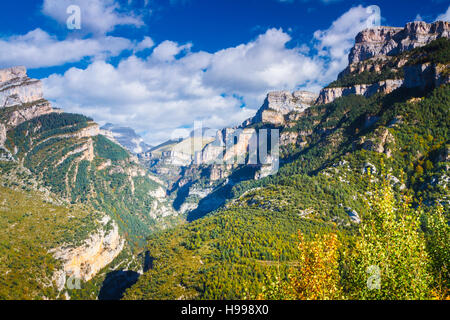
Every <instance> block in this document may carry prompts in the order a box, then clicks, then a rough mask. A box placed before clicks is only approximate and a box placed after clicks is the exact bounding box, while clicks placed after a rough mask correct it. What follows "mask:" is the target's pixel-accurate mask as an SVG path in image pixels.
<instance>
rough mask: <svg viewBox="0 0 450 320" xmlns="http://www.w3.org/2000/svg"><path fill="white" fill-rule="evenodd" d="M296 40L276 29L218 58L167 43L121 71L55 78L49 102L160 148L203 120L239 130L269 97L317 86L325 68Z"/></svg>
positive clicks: (100, 68) (104, 68) (103, 68)
mask: <svg viewBox="0 0 450 320" xmlns="http://www.w3.org/2000/svg"><path fill="white" fill-rule="evenodd" d="M289 40H290V37H289V35H287V34H286V33H284V32H283V31H282V30H280V29H270V30H268V31H267V32H266V33H264V34H263V35H260V36H259V37H258V38H257V39H255V40H254V41H251V42H249V43H247V44H243V45H239V46H237V47H234V48H229V49H225V50H221V51H218V52H216V53H207V52H203V51H200V52H195V53H192V52H191V51H190V50H189V49H190V47H191V45H190V44H186V45H180V44H178V43H175V42H170V41H164V42H162V43H161V44H159V45H158V46H156V47H155V48H154V49H153V52H152V53H151V54H150V55H149V56H148V58H139V57H136V56H131V57H129V58H127V59H124V60H122V61H121V62H120V63H119V65H118V66H117V67H114V66H113V65H111V64H108V63H106V62H104V61H95V62H94V63H92V64H91V65H90V66H89V67H87V68H86V69H84V70H83V69H78V68H71V69H69V70H68V71H67V72H66V73H64V74H63V75H51V76H50V77H48V78H47V79H44V85H45V94H46V97H47V98H49V99H51V100H52V101H54V102H55V103H56V105H58V106H62V107H64V109H66V110H68V111H71V112H81V113H84V114H87V115H90V116H92V117H94V118H95V119H96V120H98V121H100V122H107V121H108V122H115V123H120V124H131V125H132V126H133V127H135V128H136V129H137V130H138V131H140V132H149V134H148V135H147V136H146V139H147V141H149V142H151V143H157V142H160V141H162V140H164V139H167V138H168V137H170V135H171V132H172V130H173V129H175V128H182V127H192V125H193V122H194V121H196V120H201V121H203V123H204V125H205V126H207V127H210V128H221V127H225V126H230V125H235V124H237V123H239V122H241V121H243V120H245V119H246V118H248V117H250V116H252V115H254V113H255V111H256V108H257V107H259V105H260V104H261V102H262V99H263V97H264V95H265V94H266V92H267V91H268V90H272V89H283V88H285V89H291V88H294V87H295V86H296V85H297V84H299V83H303V82H305V81H309V80H313V78H314V77H315V76H316V75H317V73H318V72H319V71H320V67H319V66H318V64H319V62H318V61H314V60H313V59H312V58H308V57H306V56H304V55H302V54H300V53H299V50H298V49H296V48H294V49H288V48H286V43H287V42H288V41H289ZM180 54H181V56H179V57H178V58H176V57H177V55H180ZM244 103H245V104H246V105H247V106H248V107H242V105H243V104H244Z"/></svg>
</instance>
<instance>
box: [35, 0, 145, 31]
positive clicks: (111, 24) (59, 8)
mask: <svg viewBox="0 0 450 320" xmlns="http://www.w3.org/2000/svg"><path fill="white" fill-rule="evenodd" d="M70 5H78V6H79V7H80V8H81V28H82V30H86V31H88V32H92V33H94V34H105V33H107V32H110V31H112V30H114V28H115V27H116V26H119V25H132V26H135V27H141V26H143V25H144V22H143V21H142V17H141V16H137V15H135V14H133V13H132V12H129V11H128V12H126V13H124V12H121V7H120V5H119V4H118V3H117V2H116V1H115V0H44V4H43V7H42V12H43V13H44V14H46V15H48V16H49V17H52V18H53V19H55V20H56V21H58V22H60V23H62V24H65V23H66V21H67V18H68V17H69V15H68V14H67V12H66V10H67V8H68V7H69V6H70Z"/></svg>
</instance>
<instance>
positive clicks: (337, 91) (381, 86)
mask: <svg viewBox="0 0 450 320" xmlns="http://www.w3.org/2000/svg"><path fill="white" fill-rule="evenodd" d="M402 85H403V80H401V79H395V80H390V79H389V80H384V81H380V82H377V83H373V84H358V85H355V86H352V87H337V88H324V89H322V90H321V92H320V95H319V98H318V99H317V104H324V103H330V102H332V101H334V100H336V99H337V98H340V97H343V96H348V95H350V94H356V95H362V96H365V97H370V96H372V95H374V94H375V93H383V94H388V93H391V92H392V91H394V90H395V89H398V88H400V87H401V86H402Z"/></svg>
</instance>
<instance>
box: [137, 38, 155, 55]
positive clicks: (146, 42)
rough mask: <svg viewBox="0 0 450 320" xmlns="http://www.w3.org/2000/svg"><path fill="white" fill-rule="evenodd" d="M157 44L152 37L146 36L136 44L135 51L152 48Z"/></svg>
mask: <svg viewBox="0 0 450 320" xmlns="http://www.w3.org/2000/svg"><path fill="white" fill-rule="evenodd" d="M154 45H155V43H154V42H153V40H152V38H150V37H144V39H143V40H142V41H141V42H139V43H138V44H137V45H136V48H135V52H139V51H143V50H146V49H150V48H152V47H153V46H154Z"/></svg>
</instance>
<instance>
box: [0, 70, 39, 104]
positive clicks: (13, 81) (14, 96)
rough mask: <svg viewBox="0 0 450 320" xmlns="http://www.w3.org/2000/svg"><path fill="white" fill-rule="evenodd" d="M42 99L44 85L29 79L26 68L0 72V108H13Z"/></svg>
mask: <svg viewBox="0 0 450 320" xmlns="http://www.w3.org/2000/svg"><path fill="white" fill-rule="evenodd" d="M41 99H43V93H42V83H41V81H39V80H35V79H30V78H28V76H27V70H26V68H25V67H13V68H8V69H1V70H0V107H3V108H5V107H11V106H15V105H21V104H24V103H30V102H34V101H38V100H41Z"/></svg>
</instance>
